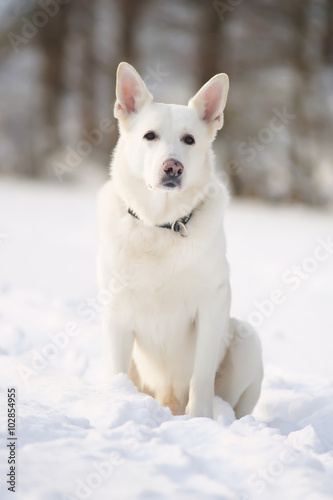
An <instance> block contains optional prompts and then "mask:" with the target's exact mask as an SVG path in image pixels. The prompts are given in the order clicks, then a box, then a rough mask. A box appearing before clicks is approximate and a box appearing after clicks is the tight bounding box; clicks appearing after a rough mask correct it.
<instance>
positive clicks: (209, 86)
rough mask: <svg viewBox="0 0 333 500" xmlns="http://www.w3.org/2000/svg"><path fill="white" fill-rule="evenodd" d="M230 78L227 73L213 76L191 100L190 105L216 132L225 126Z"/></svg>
mask: <svg viewBox="0 0 333 500" xmlns="http://www.w3.org/2000/svg"><path fill="white" fill-rule="evenodd" d="M228 89H229V78H228V76H227V75H226V74H225V73H219V74H218V75H215V76H213V78H211V79H210V80H209V81H208V82H207V83H206V84H205V85H204V86H203V87H201V89H200V90H199V92H197V93H196V94H195V96H194V97H192V99H190V101H189V103H188V105H189V106H190V107H193V108H196V110H197V112H198V114H199V117H200V118H201V119H202V120H203V121H205V122H206V123H207V124H208V125H213V127H214V128H215V130H219V129H221V128H222V126H223V110H224V107H225V103H226V101H227V96H228Z"/></svg>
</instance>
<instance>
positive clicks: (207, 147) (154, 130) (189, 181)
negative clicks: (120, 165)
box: [114, 62, 229, 191]
mask: <svg viewBox="0 0 333 500" xmlns="http://www.w3.org/2000/svg"><path fill="white" fill-rule="evenodd" d="M228 88H229V81H228V77H227V75H225V74H223V73H221V74H218V75H216V76H214V77H213V78H212V79H211V80H209V82H207V83H206V84H205V85H204V86H203V87H202V88H201V89H200V90H199V92H198V93H197V94H196V95H195V96H194V97H192V99H190V101H189V103H188V105H187V106H181V105H174V104H160V103H155V102H154V101H153V97H152V95H151V94H150V92H149V91H148V89H147V87H146V86H145V84H144V82H143V80H142V79H141V77H140V75H139V74H138V73H137V72H136V70H135V69H134V68H133V67H132V66H131V65H130V64H127V63H124V62H123V63H120V65H119V67H118V73H117V88H116V95H117V100H116V103H115V108H114V115H115V117H116V118H117V119H118V120H119V127H120V133H121V140H122V148H123V149H122V152H123V154H124V155H125V156H126V161H127V164H128V167H129V168H130V169H131V175H133V176H135V177H137V178H140V179H142V180H143V181H144V183H145V185H146V187H147V189H148V190H154V191H155V190H159V191H167V190H168V191H170V190H173V191H182V190H185V189H187V188H189V187H191V188H193V187H196V186H201V185H202V183H203V182H205V180H206V179H208V176H209V174H210V172H209V167H210V165H209V163H210V161H209V160H210V158H209V156H208V155H209V154H210V151H211V143H212V142H213V140H214V138H215V135H216V132H217V130H219V129H221V128H222V125H223V110H224V107H225V103H226V99H227V94H228Z"/></svg>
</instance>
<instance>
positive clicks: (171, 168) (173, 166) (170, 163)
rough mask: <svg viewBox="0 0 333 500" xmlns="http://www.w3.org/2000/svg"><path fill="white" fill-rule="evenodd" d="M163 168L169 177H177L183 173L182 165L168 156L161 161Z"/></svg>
mask: <svg viewBox="0 0 333 500" xmlns="http://www.w3.org/2000/svg"><path fill="white" fill-rule="evenodd" d="M163 170H164V172H165V173H166V174H167V175H168V176H170V177H179V176H180V175H182V173H183V170H184V166H183V164H182V163H180V161H178V160H174V159H173V158H170V159H169V160H166V161H165V162H164V163H163Z"/></svg>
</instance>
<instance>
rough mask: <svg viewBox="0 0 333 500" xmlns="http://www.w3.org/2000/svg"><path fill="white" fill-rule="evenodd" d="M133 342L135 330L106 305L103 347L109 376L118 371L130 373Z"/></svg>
mask: <svg viewBox="0 0 333 500" xmlns="http://www.w3.org/2000/svg"><path fill="white" fill-rule="evenodd" d="M133 344H134V332H133V331H132V330H131V329H130V328H128V326H127V325H126V324H125V323H124V321H122V319H121V318H119V317H118V314H117V312H116V311H115V310H114V309H113V308H110V306H109V307H106V308H105V310H104V313H103V349H104V359H105V361H106V369H107V375H108V377H112V376H114V375H117V374H118V373H126V375H128V372H129V369H130V364H131V357H132V351H133Z"/></svg>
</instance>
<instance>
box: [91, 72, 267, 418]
mask: <svg viewBox="0 0 333 500" xmlns="http://www.w3.org/2000/svg"><path fill="white" fill-rule="evenodd" d="M227 93H228V77H227V75H225V74H218V75H216V76H214V77H213V78H212V79H211V80H210V81H209V82H208V83H206V84H205V85H204V86H203V87H202V88H201V90H199V92H198V93H197V94H196V95H195V96H194V97H193V98H192V99H191V100H190V101H189V103H188V106H180V105H169V104H160V103H155V102H153V98H152V95H151V94H150V93H149V91H148V89H147V88H146V86H145V84H144V82H143V81H142V79H141V78H140V76H139V74H138V73H137V72H136V71H135V69H134V68H133V67H132V66H130V65H129V64H127V63H121V64H120V65H119V68H118V74H117V91H116V94H117V100H116V103H115V109H114V114H115V117H116V118H117V119H118V121H119V129H120V138H119V142H118V144H117V147H116V149H115V152H114V155H113V160H112V164H111V180H110V181H108V182H107V183H106V185H105V186H104V187H103V188H102V190H101V193H100V197H99V223H100V250H99V256H98V280H99V287H100V289H101V294H103V292H104V293H106V295H107V296H108V300H107V301H106V302H107V303H106V304H105V307H104V313H103V315H104V317H103V331H104V348H105V351H106V354H107V358H108V362H107V363H108V368H109V373H110V375H111V376H112V375H115V374H118V373H120V372H124V373H126V374H128V375H129V377H131V379H132V380H133V381H134V383H135V384H136V386H137V387H138V388H139V389H140V390H141V391H144V392H146V393H148V394H151V395H153V396H154V397H155V398H156V399H157V400H158V401H159V402H160V403H161V404H162V405H164V406H169V407H170V408H171V410H172V412H173V413H174V414H182V413H184V412H185V411H186V413H187V415H189V416H191V417H212V416H213V400H214V396H215V394H216V395H218V396H220V397H221V398H223V399H224V400H225V401H227V402H228V403H230V405H231V406H232V407H233V408H234V410H235V414H236V416H237V417H238V418H239V417H241V416H243V415H245V414H248V413H250V412H251V411H252V410H253V408H254V406H255V404H256V402H257V400H258V398H259V394H260V389H261V382H262V377H263V370H262V361H261V347H260V342H259V339H258V337H257V335H256V333H255V332H254V331H253V330H252V329H251V327H250V326H249V325H247V324H245V323H242V322H240V321H237V320H235V319H230V316H229V311H230V286H229V270H228V263H227V261H226V250H225V236H224V231H223V214H224V211H225V206H226V202H227V198H228V196H227V192H226V189H225V187H224V186H223V185H222V184H221V183H220V182H219V180H218V177H217V175H216V172H215V168H214V159H213V153H212V150H211V144H212V142H213V140H214V138H215V135H216V132H217V130H218V129H221V128H222V125H223V109H224V106H225V103H226V99H227ZM110 291H111V293H110Z"/></svg>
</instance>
